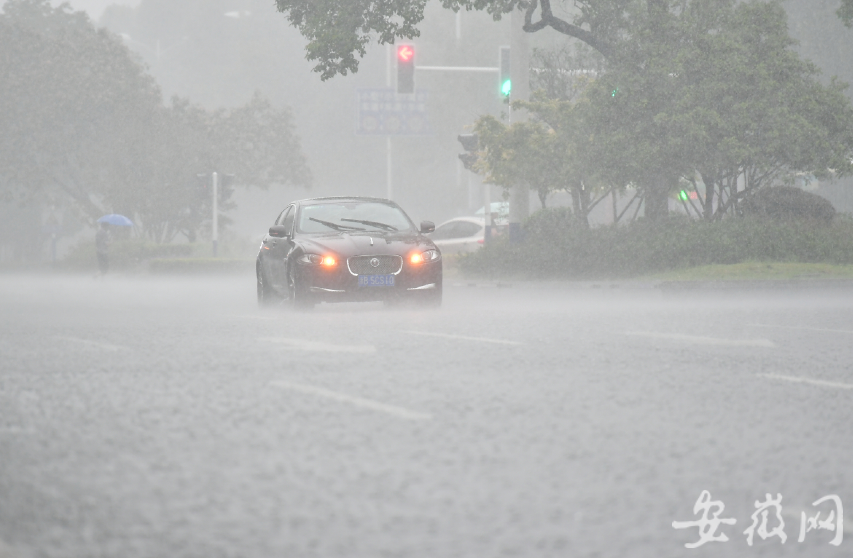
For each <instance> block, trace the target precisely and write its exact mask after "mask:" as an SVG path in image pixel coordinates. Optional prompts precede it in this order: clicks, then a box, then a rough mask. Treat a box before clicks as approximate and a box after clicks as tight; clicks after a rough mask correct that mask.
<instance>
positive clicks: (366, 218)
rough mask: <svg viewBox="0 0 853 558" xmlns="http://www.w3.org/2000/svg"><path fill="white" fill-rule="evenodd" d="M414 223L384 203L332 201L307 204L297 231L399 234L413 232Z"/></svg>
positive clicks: (393, 207) (302, 211)
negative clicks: (397, 232)
mask: <svg viewBox="0 0 853 558" xmlns="http://www.w3.org/2000/svg"><path fill="white" fill-rule="evenodd" d="M413 229H414V227H413V225H412V222H411V221H410V220H409V218H408V217H407V216H406V214H405V213H403V211H402V210H401V209H400V208H399V207H396V206H393V205H390V204H387V203H381V202H331V203H317V204H313V205H304V206H302V209H301V210H300V211H299V223H298V224H297V231H298V232H301V233H325V232H329V231H339V232H358V231H370V232H373V233H377V232H396V231H411V230H413Z"/></svg>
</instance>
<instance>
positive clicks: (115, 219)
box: [98, 213, 133, 227]
mask: <svg viewBox="0 0 853 558" xmlns="http://www.w3.org/2000/svg"><path fill="white" fill-rule="evenodd" d="M98 223H109V224H110V225H115V226H116V227H132V226H133V221H131V220H130V219H128V218H127V217H125V216H124V215H118V214H117V213H110V214H109V215H104V216H103V217H101V218H100V219H98Z"/></svg>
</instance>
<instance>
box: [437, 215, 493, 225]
mask: <svg viewBox="0 0 853 558" xmlns="http://www.w3.org/2000/svg"><path fill="white" fill-rule="evenodd" d="M457 221H462V222H465V223H476V224H478V225H485V223H486V220H485V219H484V218H482V217H471V216H463V217H454V218H453V219H448V220H447V221H445V222H443V223H441V224H440V225H439V227H443V226H444V225H446V224H447V223H454V222H457ZM436 228H438V227H436Z"/></svg>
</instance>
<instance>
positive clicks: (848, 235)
mask: <svg viewBox="0 0 853 558" xmlns="http://www.w3.org/2000/svg"><path fill="white" fill-rule="evenodd" d="M525 232H526V237H525V240H524V242H522V243H518V244H510V243H508V242H503V241H497V242H494V243H492V244H490V245H488V246H486V247H485V248H483V249H482V250H480V251H479V252H476V253H474V254H471V255H470V256H468V257H466V258H463V259H462V260H461V261H460V264H459V267H460V269H461V270H462V271H463V272H464V273H466V274H469V275H479V276H487V277H499V278H507V277H518V278H526V279H551V278H573V279H583V278H618V277H632V276H637V275H644V274H649V273H657V272H662V271H667V270H677V269H685V268H690V267H695V266H701V265H711V264H733V263H740V262H748V261H771V262H772V261H778V262H825V263H833V264H853V219H851V218H850V217H848V216H838V217H836V218H835V219H833V220H832V221H831V222H830V223H829V224H819V223H816V222H815V221H813V220H789V221H779V220H773V219H761V218H749V219H748V218H737V219H734V218H733V219H725V220H722V221H712V222H707V221H691V220H689V219H687V218H684V217H677V216H670V217H669V218H667V219H665V220H662V221H660V222H652V221H649V220H640V221H637V222H635V223H632V224H630V225H629V226H624V227H599V228H593V229H587V228H585V227H581V226H578V225H577V222H576V221H574V220H572V219H570V218H568V215H567V213H566V211H565V209H563V208H556V209H548V210H543V211H539V212H537V213H535V214H533V215H532V216H531V217H530V219H529V221H528V222H527V223H526V225H525Z"/></svg>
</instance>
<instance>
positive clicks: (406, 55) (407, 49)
mask: <svg viewBox="0 0 853 558" xmlns="http://www.w3.org/2000/svg"><path fill="white" fill-rule="evenodd" d="M414 56H415V49H413V48H412V47H411V46H410V45H400V46H399V47H397V58H398V59H399V60H400V61H402V62H408V61H410V60H411V59H412V58H413V57H414Z"/></svg>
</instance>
